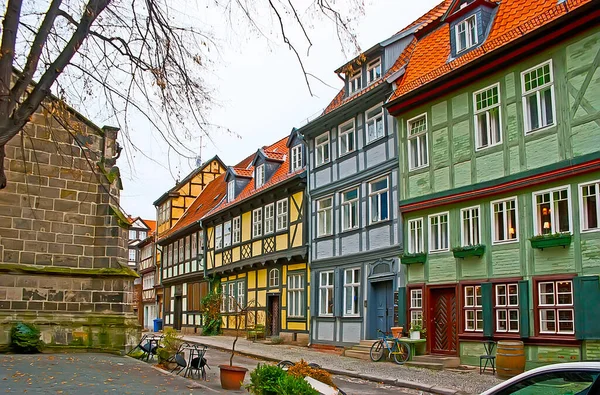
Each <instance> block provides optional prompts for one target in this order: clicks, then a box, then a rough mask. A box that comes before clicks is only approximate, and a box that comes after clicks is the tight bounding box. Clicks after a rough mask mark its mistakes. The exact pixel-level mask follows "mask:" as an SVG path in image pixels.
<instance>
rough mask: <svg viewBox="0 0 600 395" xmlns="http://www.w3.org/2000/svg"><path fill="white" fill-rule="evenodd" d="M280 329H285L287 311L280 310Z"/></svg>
mask: <svg viewBox="0 0 600 395" xmlns="http://www.w3.org/2000/svg"><path fill="white" fill-rule="evenodd" d="M281 327H282V328H287V310H286V309H283V310H281Z"/></svg>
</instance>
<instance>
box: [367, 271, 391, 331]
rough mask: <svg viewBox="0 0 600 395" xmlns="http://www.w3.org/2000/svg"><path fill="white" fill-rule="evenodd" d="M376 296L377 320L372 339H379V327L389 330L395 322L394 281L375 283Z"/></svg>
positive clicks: (374, 292) (374, 293)
mask: <svg viewBox="0 0 600 395" xmlns="http://www.w3.org/2000/svg"><path fill="white" fill-rule="evenodd" d="M373 296H374V297H375V308H376V317H375V318H376V321H375V328H374V329H373V333H372V334H371V339H377V336H378V332H377V329H380V330H382V331H383V332H388V331H389V330H390V328H391V327H392V325H393V323H394V292H393V287H392V281H382V282H377V283H374V284H373Z"/></svg>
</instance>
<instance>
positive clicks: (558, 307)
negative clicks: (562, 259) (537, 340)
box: [537, 279, 575, 335]
mask: <svg viewBox="0 0 600 395" xmlns="http://www.w3.org/2000/svg"><path fill="white" fill-rule="evenodd" d="M561 282H566V283H570V284H571V292H569V293H568V294H569V295H571V303H564V304H563V303H559V298H558V296H559V292H558V283H561ZM542 284H552V292H553V293H552V295H553V300H554V303H553V304H549V303H542V292H541V285H542ZM537 287H538V289H537V291H538V300H537V309H538V320H539V322H538V328H539V332H540V334H555V335H573V334H575V306H574V298H575V293H574V290H573V280H572V279H568V280H567V279H565V280H540V281H538V283H537ZM563 294H565V293H564V292H563ZM543 295H548V293H544V294H543ZM544 311H554V325H555V330H554V331H544V330H542V321H548V320H547V319H546V320H544V319H543V312H544ZM560 311H570V312H571V317H572V318H573V319H572V321H567V322H572V325H573V330H572V331H561V330H560V322H561V321H560V318H559V313H560ZM563 322H564V321H563Z"/></svg>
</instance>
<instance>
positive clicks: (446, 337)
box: [428, 288, 458, 355]
mask: <svg viewBox="0 0 600 395" xmlns="http://www.w3.org/2000/svg"><path fill="white" fill-rule="evenodd" d="M430 306H431V307H430V308H429V311H430V314H429V317H430V322H429V330H428V332H429V334H430V335H429V336H428V337H430V339H431V340H430V341H431V352H432V353H436V354H454V355H455V354H456V352H457V346H458V339H457V337H458V336H457V316H456V310H457V306H456V291H455V289H454V288H441V289H432V290H431V304H430Z"/></svg>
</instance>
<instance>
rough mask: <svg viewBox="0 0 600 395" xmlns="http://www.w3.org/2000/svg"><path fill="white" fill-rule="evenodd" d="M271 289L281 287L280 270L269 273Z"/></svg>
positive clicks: (272, 270)
mask: <svg viewBox="0 0 600 395" xmlns="http://www.w3.org/2000/svg"><path fill="white" fill-rule="evenodd" d="M269 287H279V269H271V270H270V271H269Z"/></svg>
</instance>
